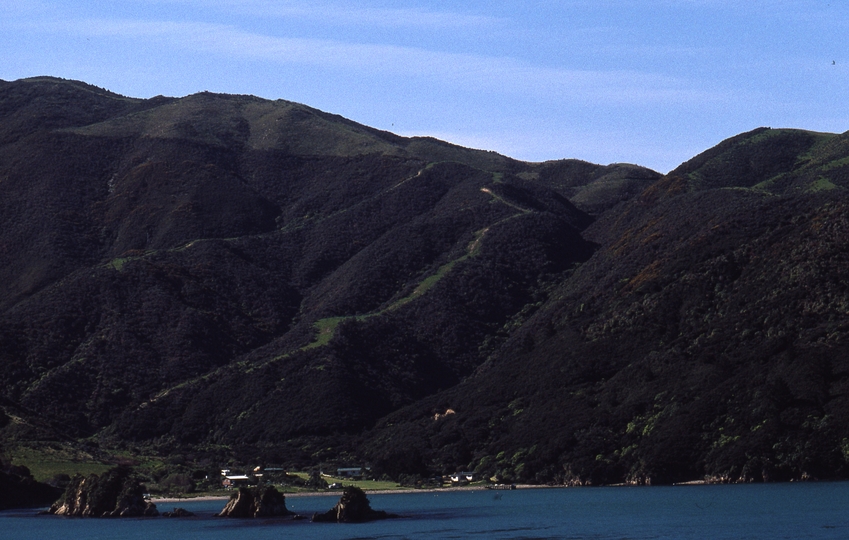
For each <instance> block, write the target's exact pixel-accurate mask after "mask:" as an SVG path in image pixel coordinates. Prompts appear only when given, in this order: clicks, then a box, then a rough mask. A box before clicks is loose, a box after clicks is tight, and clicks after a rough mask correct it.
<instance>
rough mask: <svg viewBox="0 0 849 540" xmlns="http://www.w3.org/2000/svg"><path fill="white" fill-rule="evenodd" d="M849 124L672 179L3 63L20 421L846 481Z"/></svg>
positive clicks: (478, 463)
mask: <svg viewBox="0 0 849 540" xmlns="http://www.w3.org/2000/svg"><path fill="white" fill-rule="evenodd" d="M847 136H849V135H832V134H817V133H809V132H803V131H798V130H770V129H766V128H762V129H758V130H755V131H753V132H750V133H746V134H742V135H739V136H737V137H734V138H732V139H729V140H728V141H725V142H723V143H721V144H720V145H718V146H717V147H715V148H713V149H710V150H708V151H706V152H705V153H703V154H701V155H700V156H697V157H695V158H694V159H692V160H690V161H688V162H687V163H685V164H683V165H682V166H680V167H679V168H677V169H676V170H675V171H672V172H671V173H669V174H668V175H666V176H663V177H661V175H659V174H657V173H655V172H653V171H650V170H648V169H645V168H642V167H638V166H635V165H628V164H614V165H608V166H602V165H594V164H590V163H586V162H582V161H577V160H562V161H554V162H546V163H525V162H520V161H516V160H513V159H510V158H508V157H505V156H501V155H498V154H495V153H492V152H483V151H478V150H471V149H466V148H461V147H457V146H454V145H450V144H448V143H444V142H441V141H437V140H435V139H429V138H403V137H399V136H397V135H394V134H391V133H386V132H382V131H379V130H375V129H372V128H368V127H366V126H361V125H359V124H356V123H354V122H351V121H349V120H346V119H343V118H341V117H338V116H334V115H331V114H328V113H324V112H321V111H317V110H315V109H312V108H309V107H307V106H305V105H300V104H296V103H291V102H287V101H282V100H278V101H268V100H263V99H260V98H255V97H252V96H230V95H216V94H209V93H202V94H196V95H192V96H187V97H184V98H165V97H157V98H153V99H149V100H139V99H131V98H126V97H123V96H117V95H115V94H112V93H109V92H107V91H105V90H102V89H98V88H95V87H91V86H89V85H85V84H84V83H79V82H75V81H64V80H60V79H51V78H39V79H29V80H22V81H14V82H0V253H2V255H3V256H2V257H0V278H2V279H0V373H2V377H0V381H1V382H0V395H2V397H3V401H2V402H0V407H2V409H3V411H4V413H3V418H5V420H3V421H2V422H0V438H2V440H3V441H4V443H5V444H6V445H7V446H9V447H14V446H16V445H18V446H19V445H24V446H26V445H38V444H43V443H44V442H45V441H49V442H51V444H57V445H68V444H77V445H79V447H80V448H81V449H85V450H86V451H91V449H92V448H93V447H94V448H99V450H98V452H100V453H109V452H116V453H121V454H127V453H129V454H138V453H155V454H158V455H161V456H177V455H179V456H181V458H180V459H186V460H203V459H208V460H228V459H236V460H242V461H262V462H274V463H280V464H285V465H291V466H309V465H314V464H316V463H319V462H324V463H333V462H335V463H340V464H342V463H346V462H351V461H368V462H369V463H371V464H372V465H373V466H374V470H375V471H377V472H378V473H386V474H389V475H390V476H393V475H394V476H398V475H401V474H404V475H410V474H420V475H422V476H424V475H428V474H433V473H439V472H452V471H453V470H455V469H464V470H470V469H474V470H478V471H479V472H481V473H483V474H487V475H498V476H501V477H502V478H509V479H513V480H517V481H532V482H559V483H582V484H583V483H594V484H598V483H615V482H621V481H629V482H634V483H649V482H651V483H667V482H675V481H681V480H690V479H693V478H699V477H704V476H708V477H711V478H715V479H725V480H772V479H792V478H803V477H811V476H815V477H818V478H835V477H841V478H842V477H845V476H846V475H847V467H846V457H845V452H844V448H845V446H846V443H845V438H844V435H843V434H845V433H846V432H847V428H849V426H847V425H846V420H845V419H846V418H849V415H847V414H846V412H849V411H845V410H844V409H845V407H846V404H845V398H844V391H843V388H844V386H845V384H846V377H847V373H849V371H847V366H845V365H844V363H845V362H844V358H846V354H844V353H845V352H846V340H845V336H846V330H847V318H846V309H845V308H846V305H849V303H847V289H846V286H845V285H844V284H845V283H847V280H846V279H845V278H846V277H847V276H846V275H845V274H846V268H847V266H846V264H845V255H844V253H845V252H846V251H847V250H846V249H845V248H846V246H845V242H846V241H845V240H844V239H845V238H846V234H845V233H846V232H847V231H846V225H847V224H846V219H845V216H846V204H847V199H846V195H845V193H846V188H847V187H849V186H847V176H846V171H847V168H846V166H847V165H849V148H847V146H846V138H847Z"/></svg>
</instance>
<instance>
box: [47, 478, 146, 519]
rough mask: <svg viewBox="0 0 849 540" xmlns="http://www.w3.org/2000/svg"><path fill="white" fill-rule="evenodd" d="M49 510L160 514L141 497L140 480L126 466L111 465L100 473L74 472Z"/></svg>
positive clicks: (62, 513)
mask: <svg viewBox="0 0 849 540" xmlns="http://www.w3.org/2000/svg"><path fill="white" fill-rule="evenodd" d="M49 513H51V514H56V515H59V516H75V517H142V516H145V517H148V516H158V515H159V511H157V509H156V505H155V504H153V503H152V502H150V501H147V500H145V499H144V486H143V485H142V483H141V480H140V479H139V478H138V477H137V476H136V475H134V474H133V473H132V471H131V470H130V469H129V468H127V467H116V468H114V469H110V470H108V471H106V472H105V473H103V474H102V475H101V476H98V475H96V474H92V475H89V476H86V477H83V476H81V475H77V476H75V477H74V478H72V479H71V483H70V484H68V487H67V489H66V490H65V494H64V495H62V497H61V498H60V499H59V500H58V501H56V502H55V503H53V506H51V507H50V510H49Z"/></svg>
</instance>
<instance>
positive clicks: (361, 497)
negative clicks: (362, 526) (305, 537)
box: [312, 486, 398, 523]
mask: <svg viewBox="0 0 849 540" xmlns="http://www.w3.org/2000/svg"><path fill="white" fill-rule="evenodd" d="M396 517H398V516H397V515H395V514H388V513H386V512H385V511H383V510H372V508H371V504H369V500H368V497H366V494H365V492H364V491H363V490H362V489H360V488H358V487H355V486H348V487H346V488H345V491H344V492H343V493H342V498H341V499H339V502H338V503H336V506H334V507H333V508H332V509H330V510H328V511H327V512H325V513H323V514H314V515H313V516H312V520H313V521H314V522H321V523H362V522H364V521H375V520H378V519H389V518H396Z"/></svg>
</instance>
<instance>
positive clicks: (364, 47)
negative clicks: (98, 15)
mask: <svg viewBox="0 0 849 540" xmlns="http://www.w3.org/2000/svg"><path fill="white" fill-rule="evenodd" d="M39 28H41V29H42V30H43V29H47V28H50V29H52V30H53V31H57V32H63V33H69V34H78V35H84V36H90V37H109V38H116V39H141V38H144V40H145V43H146V44H150V43H155V42H158V43H159V44H163V45H166V46H169V47H171V48H173V49H175V51H181V50H182V51H187V50H188V51H190V52H191V51H195V52H205V53H212V54H220V55H226V56H229V57H235V58H244V59H250V60H261V61H268V62H274V63H280V64H307V65H313V66H320V67H323V68H330V69H343V70H353V71H356V72H357V73H372V74H382V75H392V76H398V77H408V78H416V77H421V78H424V79H426V80H427V83H428V84H434V83H436V84H445V85H450V86H455V87H458V88H463V89H466V90H473V91H486V92H490V93H507V94H521V95H523V96H527V95H535V96H543V97H545V96H548V97H549V98H550V97H552V96H555V97H556V99H558V100H566V101H569V100H582V101H589V102H598V101H605V102H607V103H610V102H616V103H645V102H650V103H657V102H664V103H671V102H700V103H703V102H705V101H715V100H717V99H720V98H721V96H720V95H718V94H714V93H711V92H708V91H704V90H698V89H696V88H694V87H692V86H689V85H688V84H687V83H686V81H682V80H679V79H676V78H673V77H668V76H663V75H658V74H652V73H642V72H638V71H628V70H617V71H592V70H575V69H566V68H556V67H543V66H538V65H533V64H530V63H528V62H525V61H522V60H517V59H515V58H510V57H493V56H483V55H477V54H464V53H451V52H443V51H434V50H427V49H421V48H415V47H404V46H397V45H383V44H368V43H350V42H343V41H334V40H327V39H304V38H289V37H278V36H269V35H264V34H258V33H252V32H246V31H243V30H240V29H238V28H236V27H234V26H228V25H219V24H206V23H179V22H170V21H165V22H159V21H138V20H104V19H87V20H77V21H62V22H58V23H54V24H52V25H46V24H44V23H40V24H39Z"/></svg>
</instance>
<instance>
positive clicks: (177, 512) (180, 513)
mask: <svg viewBox="0 0 849 540" xmlns="http://www.w3.org/2000/svg"><path fill="white" fill-rule="evenodd" d="M194 515H195V513H194V512H189V511H188V510H186V509H185V508H175V509H174V511H173V512H162V517H172V518H182V517H194Z"/></svg>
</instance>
